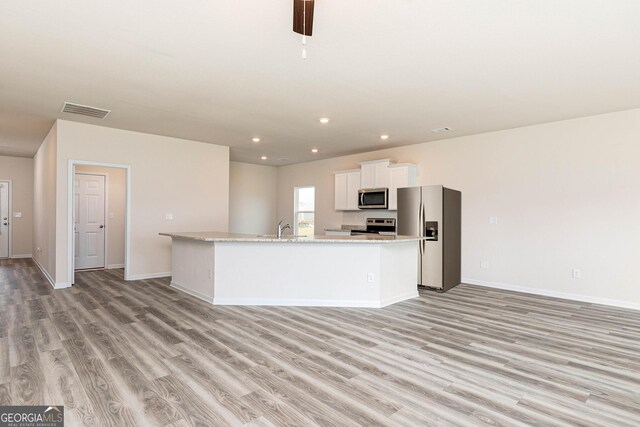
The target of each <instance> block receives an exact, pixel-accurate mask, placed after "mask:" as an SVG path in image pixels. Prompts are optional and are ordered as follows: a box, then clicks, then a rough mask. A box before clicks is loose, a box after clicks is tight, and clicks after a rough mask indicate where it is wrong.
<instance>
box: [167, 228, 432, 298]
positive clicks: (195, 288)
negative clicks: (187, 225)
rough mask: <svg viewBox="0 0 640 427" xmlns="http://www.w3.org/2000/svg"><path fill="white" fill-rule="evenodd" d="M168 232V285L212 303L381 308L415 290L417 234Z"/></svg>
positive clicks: (415, 293) (411, 294) (415, 292)
mask: <svg viewBox="0 0 640 427" xmlns="http://www.w3.org/2000/svg"><path fill="white" fill-rule="evenodd" d="M160 234H161V235H163V236H169V237H171V238H172V261H171V265H172V278H171V286H173V287H175V288H177V289H180V290H182V291H185V292H187V293H189V294H191V295H193V296H196V297H198V298H200V299H203V300H205V301H208V302H210V303H212V304H217V305H280V306H328V307H384V306H387V305H389V304H393V303H396V302H399V301H404V300H406V299H409V298H415V297H417V296H418V289H417V282H418V280H417V279H418V278H417V274H418V273H417V271H418V264H417V263H418V259H417V256H416V253H417V252H418V242H419V241H420V239H421V238H419V237H407V236H379V235H361V236H315V237H305V238H284V239H277V238H271V237H261V236H255V235H246V234H230V233H217V232H202V233H160Z"/></svg>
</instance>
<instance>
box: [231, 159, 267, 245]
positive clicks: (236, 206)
mask: <svg viewBox="0 0 640 427" xmlns="http://www.w3.org/2000/svg"><path fill="white" fill-rule="evenodd" d="M277 190H278V173H277V168H275V167H272V166H262V165H252V164H249V163H240V162H230V164H229V231H231V232H232V233H247V234H270V233H274V231H275V227H276V223H277V220H276V206H277Z"/></svg>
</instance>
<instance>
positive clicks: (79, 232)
mask: <svg viewBox="0 0 640 427" xmlns="http://www.w3.org/2000/svg"><path fill="white" fill-rule="evenodd" d="M104 198H105V177H104V175H91V174H83V173H76V174H75V195H74V200H73V206H74V212H73V222H74V224H73V225H74V238H75V243H74V250H75V264H74V266H75V269H76V270H79V269H84V268H104V235H105V221H104Z"/></svg>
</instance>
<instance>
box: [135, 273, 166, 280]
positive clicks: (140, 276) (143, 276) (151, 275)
mask: <svg viewBox="0 0 640 427" xmlns="http://www.w3.org/2000/svg"><path fill="white" fill-rule="evenodd" d="M160 277H171V272H170V271H165V272H162V273H149V274H135V275H129V276H127V277H125V278H124V280H145V279H159V278H160Z"/></svg>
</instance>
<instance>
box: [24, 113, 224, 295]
mask: <svg viewBox="0 0 640 427" xmlns="http://www.w3.org/2000/svg"><path fill="white" fill-rule="evenodd" d="M52 135H53V136H52ZM56 136H57V138H56ZM50 139H53V140H54V141H56V142H57V149H54V150H53V151H52V150H49V149H47V147H48V146H49V145H51V144H48V143H47V141H45V143H44V144H43V145H42V146H41V147H40V149H39V151H38V153H37V154H36V162H35V172H34V173H35V177H36V195H35V199H36V202H37V204H38V205H44V204H45V203H43V200H48V199H47V198H48V197H52V198H53V200H55V205H54V207H55V209H54V211H53V212H47V211H46V209H44V208H45V207H47V208H50V206H49V203H46V205H47V206H41V207H40V209H36V214H35V223H37V224H39V226H38V233H37V234H38V236H39V237H37V239H41V238H42V236H43V235H46V234H48V235H49V240H48V241H47V242H44V243H46V244H47V247H48V248H49V249H50V246H51V245H52V244H53V245H54V246H55V250H54V251H53V253H47V254H46V256H45V258H46V260H47V264H46V265H45V264H43V266H44V267H45V269H46V270H47V272H48V273H49V274H50V275H51V276H52V277H54V278H55V282H56V285H57V286H58V287H62V286H66V285H68V277H67V257H68V254H67V249H68V238H67V231H68V230H67V220H68V216H67V214H68V206H67V200H68V197H67V185H68V170H69V161H70V160H84V161H92V162H101V163H109V164H118V165H129V166H130V168H131V247H130V261H131V265H130V271H129V275H130V278H131V279H135V278H142V277H151V276H161V275H168V274H170V267H171V241H170V239H168V238H166V237H161V236H159V235H158V233H160V232H163V231H201V230H216V231H227V230H228V224H229V148H228V147H223V146H219V145H213V144H206V143H200V142H195V141H188V140H183V139H178V138H171V137H164V136H158V135H149V134H144V133H138V132H130V131H125V130H120V129H112V128H106V127H100V126H93V125H87V124H82V123H75V122H69V121H65V120H58V121H57V122H56V125H55V126H54V128H53V129H52V132H51V133H50ZM56 154H57V155H56ZM52 156H53V157H52ZM38 158H40V160H39V159H38ZM52 158H53V164H46V162H44V160H51V159H52ZM52 171H53V172H54V173H53V176H52V177H49V179H48V180H47V179H45V176H48V175H50V174H51V172H52ZM44 184H47V185H48V190H49V192H46V191H43V190H42V188H44ZM46 213H48V215H45V214H46ZM166 213H171V214H173V218H174V219H173V220H172V221H169V220H165V214H166ZM54 224H55V226H54ZM37 241H38V242H39V241H40V240H37ZM44 243H43V245H44Z"/></svg>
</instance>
